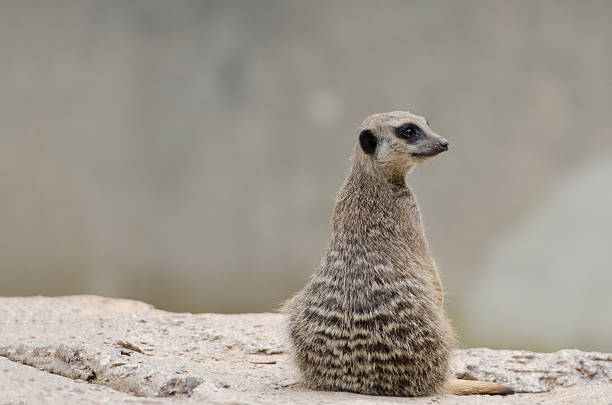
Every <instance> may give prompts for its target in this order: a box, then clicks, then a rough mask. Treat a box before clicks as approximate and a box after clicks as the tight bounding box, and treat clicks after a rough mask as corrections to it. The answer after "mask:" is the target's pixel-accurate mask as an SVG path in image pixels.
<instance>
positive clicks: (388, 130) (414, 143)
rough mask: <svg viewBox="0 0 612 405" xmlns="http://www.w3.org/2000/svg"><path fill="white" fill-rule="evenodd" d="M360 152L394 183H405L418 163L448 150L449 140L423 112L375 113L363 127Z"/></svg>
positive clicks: (366, 120)
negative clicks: (433, 129)
mask: <svg viewBox="0 0 612 405" xmlns="http://www.w3.org/2000/svg"><path fill="white" fill-rule="evenodd" d="M360 130H361V132H360V133H359V147H358V148H357V149H358V150H360V151H359V152H357V153H361V154H362V156H363V158H364V159H366V160H371V161H372V163H373V167H374V169H375V170H377V171H378V172H379V173H380V174H381V175H382V176H383V177H384V178H385V179H387V180H388V181H390V182H392V183H397V182H401V183H402V184H403V183H404V178H405V176H406V175H407V174H408V173H410V172H411V171H412V169H413V168H414V167H415V166H416V164H417V163H421V162H424V161H425V160H427V159H430V158H432V157H433V156H436V155H437V154H439V153H441V152H444V151H446V150H448V141H447V140H446V139H444V138H442V137H441V136H440V135H438V134H436V133H435V132H434V131H432V130H431V128H430V127H429V122H427V120H426V119H425V118H423V117H421V116H418V115H414V114H411V113H409V112H404V111H394V112H390V113H381V114H374V115H371V116H369V117H368V118H366V119H365V120H364V121H363V123H362V124H361V127H360Z"/></svg>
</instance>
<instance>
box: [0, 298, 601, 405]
mask: <svg viewBox="0 0 612 405" xmlns="http://www.w3.org/2000/svg"><path fill="white" fill-rule="evenodd" d="M282 329H283V316H282V315H279V314H240V315H218V314H176V313H170V312H165V311H160V310H157V309H155V308H153V307H152V306H150V305H147V304H144V303H141V302H136V301H130V300H122V299H110V298H102V297H96V296H72V297H60V298H45V297H29V298H0V405H5V404H39V403H40V404H47V403H58V404H64V403H70V404H75V403H88V404H91V403H108V404H124V403H125V404H128V403H129V404H134V403H158V404H166V403H181V404H182V403H213V404H315V403H320V404H396V403H397V404H399V403H402V404H408V403H410V404H412V403H414V404H434V403H435V404H464V403H465V404H532V403H538V404H575V403H580V404H610V403H612V354H607V353H588V352H581V351H578V350H561V351H559V352H556V353H533V352H527V351H510V350H489V349H469V350H459V351H457V353H456V355H455V358H454V359H453V362H452V365H453V370H454V371H455V373H456V374H457V375H458V376H460V377H461V378H475V379H480V380H488V381H497V382H500V383H503V384H505V385H508V386H511V387H513V388H514V389H515V390H517V391H518V392H519V394H516V395H513V396H507V397H492V396H472V397H456V396H439V395H437V396H431V397H424V398H385V397H371V396H363V395H357V394H351V393H340V392H317V391H310V390H306V389H302V388H300V386H299V385H297V384H296V382H297V376H296V373H295V370H294V369H293V367H292V365H291V362H290V358H289V353H288V348H287V346H286V345H285V343H284V339H283V333H282ZM27 366H31V367H27ZM66 377H67V378H66Z"/></svg>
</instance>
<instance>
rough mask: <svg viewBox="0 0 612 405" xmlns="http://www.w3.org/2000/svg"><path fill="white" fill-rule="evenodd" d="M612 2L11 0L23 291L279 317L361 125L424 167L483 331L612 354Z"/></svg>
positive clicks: (463, 325) (7, 101) (5, 39)
mask: <svg viewBox="0 0 612 405" xmlns="http://www.w3.org/2000/svg"><path fill="white" fill-rule="evenodd" d="M611 20H612V2H609V1H573V2H569V1H538V2H532V1H504V2H501V1H490V0H483V1H461V2H457V1H422V2H391V1H383V2H370V1H362V2H357V1H329V2H323V1H314V2H306V1H303V2H298V1H243V2H237V1H218V2H217V1H153V0H142V1H124V0H116V1H112V0H99V1H85V0H75V1H59V0H55V1H3V2H1V3H0V141H1V143H0V187H1V190H2V197H1V198H0V229H1V233H0V295H34V294H43V295H64V294H82V293H92V294H102V295H106V296H113V297H128V298H133V299H138V300H144V301H147V302H150V303H152V304H154V305H155V306H157V307H159V308H162V309H167V310H172V311H189V312H213V311H214V312H257V311H271V310H274V309H275V308H277V307H278V305H279V303H281V302H282V300H284V299H285V298H287V297H289V296H290V295H291V294H293V293H294V292H295V291H297V290H298V289H300V288H301V286H302V285H303V284H304V282H305V281H306V279H307V277H308V276H309V275H310V274H311V273H312V272H313V270H314V269H315V267H316V266H317V264H318V263H319V259H320V256H321V254H322V253H323V251H324V249H325V247H326V245H327V243H328V239H329V234H330V229H329V219H330V216H331V210H332V207H333V199H334V196H335V193H336V190H337V189H338V187H339V186H340V185H341V183H342V181H343V179H344V176H345V174H346V172H347V170H348V168H349V162H348V157H349V154H350V151H351V149H352V147H353V145H354V143H355V141H356V128H357V126H358V124H359V123H360V121H361V120H362V119H363V118H364V117H365V116H366V115H369V114H371V113H374V112H383V111H388V110H397V109H407V110H410V111H413V112H415V113H417V114H421V115H425V116H426V117H427V118H428V119H429V121H430V122H431V125H432V127H433V128H434V129H435V130H436V131H437V132H439V133H440V134H441V135H443V136H445V137H447V138H448V139H449V140H450V143H451V148H450V151H449V152H448V153H446V154H444V155H442V156H440V157H439V158H436V159H434V160H432V161H431V162H428V163H426V164H424V165H423V166H422V167H420V168H419V169H418V170H416V171H415V172H414V173H413V175H412V177H411V179H412V186H413V189H414V190H415V192H416V194H417V196H418V198H419V200H420V203H421V208H422V214H423V216H424V220H425V223H426V224H427V227H428V234H429V236H430V241H431V245H432V249H433V251H434V253H435V255H436V256H437V258H438V261H439V264H440V267H441V269H442V272H443V279H444V282H445V284H446V289H447V291H448V294H449V296H448V308H449V311H450V312H451V316H452V317H453V319H454V320H455V324H456V327H457V329H458V330H459V333H460V337H461V339H462V344H463V345H464V346H488V347H503V348H527V349H535V350H555V349H558V348H562V347H577V348H581V349H586V350H600V351H612V298H611V295H610V286H611V285H612V271H611V270H612V210H611V209H610V207H611V206H612V187H611V186H612V136H611V135H612V24H611V22H610V21H611Z"/></svg>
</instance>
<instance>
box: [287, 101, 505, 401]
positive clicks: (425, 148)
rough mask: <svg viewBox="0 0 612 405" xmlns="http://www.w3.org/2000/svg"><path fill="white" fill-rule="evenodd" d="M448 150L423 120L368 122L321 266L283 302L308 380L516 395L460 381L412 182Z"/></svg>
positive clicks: (316, 384) (356, 388)
mask: <svg viewBox="0 0 612 405" xmlns="http://www.w3.org/2000/svg"><path fill="white" fill-rule="evenodd" d="M447 149H448V141H447V140H446V139H444V138H442V137H441V136H439V135H438V134H436V133H435V132H434V131H432V130H431V128H430V127H429V123H428V122H427V121H426V120H425V119H424V118H423V117H421V116H418V115H413V114H411V113H409V112H402V111H395V112H390V113H381V114H374V115H372V116H370V117H368V118H366V119H365V120H364V121H363V123H362V124H361V127H360V130H359V140H358V142H357V143H356V146H355V148H354V150H353V155H352V161H353V165H352V169H351V170H350V172H349V174H348V176H347V178H346V180H345V181H344V184H343V185H342V187H341V189H340V191H339V192H338V194H337V197H336V203H335V207H334V213H333V218H332V237H331V241H330V243H329V246H328V248H327V251H326V253H325V255H324V256H323V258H322V259H321V264H320V266H319V268H318V270H316V271H315V273H314V274H313V275H312V276H311V278H310V280H309V281H308V283H307V285H306V286H305V287H304V288H303V289H302V291H300V292H299V293H298V294H297V295H295V296H294V297H293V298H292V299H290V300H289V301H288V302H287V303H286V304H285V305H284V308H283V309H284V311H285V312H286V313H288V321H289V336H290V340H291V342H292V345H293V348H294V351H293V352H294V359H295V362H296V364H297V366H298V369H299V371H300V374H301V379H302V383H303V384H305V385H306V386H307V387H310V388H313V389H319V390H331V391H350V392H356V393H361V394H369V395H388V396H421V395H429V394H437V393H438V394H440V393H450V394H458V395H469V394H511V393H513V391H512V390H511V389H510V388H507V387H504V386H502V385H499V384H496V383H492V382H483V381H472V380H460V379H456V378H453V377H452V376H451V372H450V369H449V356H450V354H451V351H452V350H453V348H454V345H455V337H454V333H453V330H452V327H451V325H450V322H449V320H448V318H447V316H446V313H445V311H444V307H443V304H444V292H443V288H442V283H441V281H440V276H439V274H438V269H437V266H436V262H435V260H434V258H433V256H432V253H431V251H430V248H429V244H428V242H427V239H426V237H425V233H424V231H423V225H422V222H421V215H420V213H419V207H418V204H417V201H416V199H415V197H414V194H413V193H412V191H411V189H410V188H409V187H408V185H407V184H406V176H407V174H408V173H410V172H411V171H412V170H413V169H414V167H415V166H416V165H417V164H419V163H421V162H424V161H425V160H427V159H429V158H431V157H433V156H436V155H438V154H439V153H441V152H444V151H446V150H447Z"/></svg>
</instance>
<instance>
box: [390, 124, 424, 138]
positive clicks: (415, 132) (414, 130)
mask: <svg viewBox="0 0 612 405" xmlns="http://www.w3.org/2000/svg"><path fill="white" fill-rule="evenodd" d="M395 134H396V135H397V136H398V137H399V138H402V139H405V140H406V141H407V142H416V141H417V140H418V139H420V138H421V137H423V135H424V132H423V130H422V129H421V128H420V127H419V126H418V125H415V124H404V125H402V126H401V127H397V128H395Z"/></svg>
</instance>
